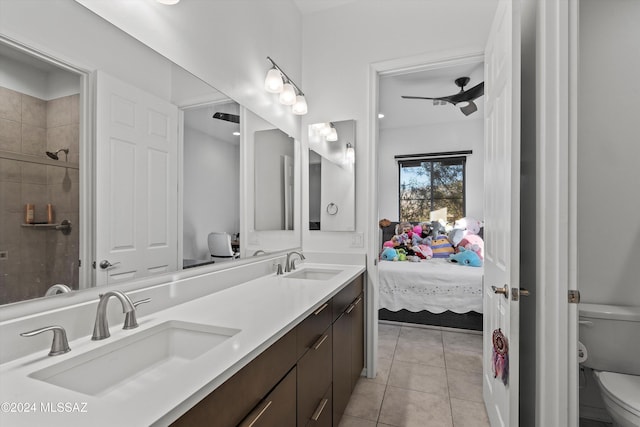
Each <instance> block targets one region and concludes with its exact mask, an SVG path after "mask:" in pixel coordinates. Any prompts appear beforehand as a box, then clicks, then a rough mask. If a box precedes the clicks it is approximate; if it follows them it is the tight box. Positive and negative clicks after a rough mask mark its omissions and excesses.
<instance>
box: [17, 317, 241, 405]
mask: <svg viewBox="0 0 640 427" xmlns="http://www.w3.org/2000/svg"><path fill="white" fill-rule="evenodd" d="M238 332H240V330H239V329H232V328H225V327H219V326H210V325H203V324H198V323H189V322H182V321H175V320H171V321H168V322H164V323H161V324H159V325H157V326H154V327H152V328H149V329H147V330H145V331H141V332H138V333H136V334H134V335H131V336H129V337H127V338H124V339H121V340H119V341H115V342H113V343H109V344H106V345H104V346H102V347H99V348H97V349H95V350H92V351H89V352H87V353H84V354H81V355H79V356H76V357H74V358H71V359H69V360H65V361H64V362H61V363H58V364H56V365H53V366H50V367H48V368H45V369H42V370H39V371H36V372H33V373H32V374H30V375H29V376H30V377H31V378H35V379H37V380H40V381H44V382H47V383H50V384H53V385H57V386H59V387H63V388H66V389H69V390H74V391H77V392H80V393H84V394H88V395H93V396H95V395H100V394H102V393H105V392H108V391H110V390H112V389H114V388H116V387H127V384H128V383H131V382H133V380H136V381H144V382H145V383H150V382H154V381H157V380H159V379H162V378H166V377H168V376H170V375H173V374H177V375H179V373H180V370H181V369H182V368H183V367H184V366H185V365H187V364H188V363H189V361H190V360H193V359H195V358H197V357H199V356H201V355H203V354H204V353H206V352H207V351H209V350H211V349H212V348H214V347H216V346H218V345H220V344H221V343H223V342H224V341H226V340H228V339H229V338H231V337H232V336H234V335H235V334H237V333H238ZM132 387H134V386H132Z"/></svg>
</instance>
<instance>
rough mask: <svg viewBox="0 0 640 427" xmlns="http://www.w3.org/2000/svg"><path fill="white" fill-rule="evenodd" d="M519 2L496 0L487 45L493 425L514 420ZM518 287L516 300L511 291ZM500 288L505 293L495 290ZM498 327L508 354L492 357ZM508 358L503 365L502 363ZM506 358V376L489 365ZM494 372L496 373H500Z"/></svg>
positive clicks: (487, 350)
mask: <svg viewBox="0 0 640 427" xmlns="http://www.w3.org/2000/svg"><path fill="white" fill-rule="evenodd" d="M518 11H519V7H518V1H517V0H515V1H513V2H512V1H510V0H509V1H504V0H502V1H500V2H499V4H498V8H497V11H496V15H495V17H494V22H493V24H492V27H491V32H490V35H489V40H488V42H487V47H486V49H485V150H484V151H485V158H484V161H485V164H484V171H485V172H484V175H485V178H484V188H485V206H484V212H485V232H484V237H485V267H484V268H485V276H484V297H483V298H484V315H483V316H484V325H483V331H484V332H483V334H484V337H483V394H484V401H485V405H486V408H487V413H488V415H489V420H490V421H491V425H492V426H494V427H497V426H511V427H515V426H517V425H518V376H519V366H518V364H519V357H518V356H519V355H518V345H519V305H518V304H519V302H518V300H519V298H518V296H519V295H518V293H519V244H520V239H519V237H520V236H519V233H520V48H519V46H520V31H519V28H520V27H519V15H518V13H519V12H518ZM513 288H515V289H516V295H515V298H513V297H512V289H513ZM495 290H502V291H503V292H504V294H499V293H496V292H495ZM496 330H500V331H501V332H502V334H503V335H504V337H506V343H507V344H508V353H507V355H506V357H502V358H501V359H502V360H500V358H499V357H497V356H495V355H494V351H493V339H492V337H493V332H494V331H496ZM507 360H508V362H507ZM494 361H498V362H499V365H500V364H502V363H503V362H504V365H506V364H507V363H508V374H507V375H504V376H503V375H501V373H502V372H503V371H504V370H502V369H500V366H498V369H497V370H496V369H495V368H494ZM505 368H506V366H505ZM495 371H497V373H498V374H497V376H496V373H495Z"/></svg>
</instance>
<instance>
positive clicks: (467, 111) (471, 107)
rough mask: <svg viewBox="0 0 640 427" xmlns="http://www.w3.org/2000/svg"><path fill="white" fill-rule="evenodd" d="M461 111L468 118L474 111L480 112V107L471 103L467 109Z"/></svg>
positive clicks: (463, 108) (462, 108)
mask: <svg viewBox="0 0 640 427" xmlns="http://www.w3.org/2000/svg"><path fill="white" fill-rule="evenodd" d="M460 111H462V113H463V114H464V115H465V116H468V115H469V114H471V113H473V112H474V111H478V106H477V105H476V104H475V102H473V101H469V105H467V106H466V107H461V108H460Z"/></svg>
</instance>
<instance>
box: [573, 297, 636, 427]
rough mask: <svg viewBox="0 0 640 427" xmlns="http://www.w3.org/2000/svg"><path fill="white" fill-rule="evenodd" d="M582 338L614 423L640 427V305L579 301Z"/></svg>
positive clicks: (625, 426)
mask: <svg viewBox="0 0 640 427" xmlns="http://www.w3.org/2000/svg"><path fill="white" fill-rule="evenodd" d="M579 313H580V342H581V343H582V344H583V345H584V346H585V348H586V351H587V358H586V360H585V361H584V362H583V363H582V365H583V366H586V367H588V368H591V369H593V373H594V376H595V379H596V382H597V383H598V386H599V388H600V395H601V396H602V399H603V400H604V403H605V406H606V409H607V411H608V412H609V415H610V416H611V418H613V421H614V425H615V426H620V427H640V307H625V306H615V305H603V304H585V303H580V307H579Z"/></svg>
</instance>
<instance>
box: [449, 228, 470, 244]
mask: <svg viewBox="0 0 640 427" xmlns="http://www.w3.org/2000/svg"><path fill="white" fill-rule="evenodd" d="M466 234H467V230H463V229H461V228H454V229H453V230H451V231H450V232H449V235H448V237H449V241H450V242H451V244H452V245H453V246H458V245H459V244H460V241H461V240H462V239H464V236H465V235H466Z"/></svg>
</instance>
